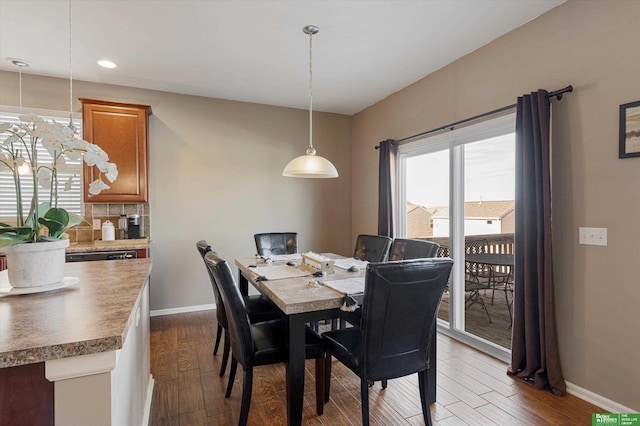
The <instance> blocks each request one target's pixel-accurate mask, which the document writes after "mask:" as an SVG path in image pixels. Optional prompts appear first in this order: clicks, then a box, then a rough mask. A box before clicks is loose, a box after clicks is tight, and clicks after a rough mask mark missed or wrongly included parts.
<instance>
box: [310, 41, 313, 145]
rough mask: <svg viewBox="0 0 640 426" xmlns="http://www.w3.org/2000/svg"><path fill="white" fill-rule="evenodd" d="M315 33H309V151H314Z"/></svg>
mask: <svg viewBox="0 0 640 426" xmlns="http://www.w3.org/2000/svg"><path fill="white" fill-rule="evenodd" d="M312 64H313V32H309V150H313V66H312Z"/></svg>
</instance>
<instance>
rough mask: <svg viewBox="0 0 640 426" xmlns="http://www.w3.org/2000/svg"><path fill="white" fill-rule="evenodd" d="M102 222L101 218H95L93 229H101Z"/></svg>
mask: <svg viewBox="0 0 640 426" xmlns="http://www.w3.org/2000/svg"><path fill="white" fill-rule="evenodd" d="M100 226H102V224H101V223H100V219H93V229H94V230H99V229H100Z"/></svg>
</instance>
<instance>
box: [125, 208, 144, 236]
mask: <svg viewBox="0 0 640 426" xmlns="http://www.w3.org/2000/svg"><path fill="white" fill-rule="evenodd" d="M127 238H128V239H130V240H131V239H135V238H141V235H140V215H138V214H130V215H129V216H127Z"/></svg>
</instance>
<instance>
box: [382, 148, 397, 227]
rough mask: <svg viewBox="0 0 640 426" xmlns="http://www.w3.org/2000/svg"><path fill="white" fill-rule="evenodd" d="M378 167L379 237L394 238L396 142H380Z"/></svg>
mask: <svg viewBox="0 0 640 426" xmlns="http://www.w3.org/2000/svg"><path fill="white" fill-rule="evenodd" d="M379 150H380V162H379V167H378V235H385V236H387V237H391V238H393V230H394V225H395V223H394V205H395V200H396V155H397V152H398V149H397V147H396V145H395V141H394V140H392V139H388V140H386V141H383V142H380V145H379Z"/></svg>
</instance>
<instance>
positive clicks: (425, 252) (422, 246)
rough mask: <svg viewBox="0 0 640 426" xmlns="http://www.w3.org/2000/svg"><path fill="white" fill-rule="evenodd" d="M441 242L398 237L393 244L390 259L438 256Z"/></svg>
mask: <svg viewBox="0 0 640 426" xmlns="http://www.w3.org/2000/svg"><path fill="white" fill-rule="evenodd" d="M438 249H440V244H438V243H435V242H433V241H425V240H412V239H405V238H396V239H395V240H393V244H391V251H390V252H389V260H390V261H394V260H409V259H424V258H429V257H436V255H437V254H438Z"/></svg>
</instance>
